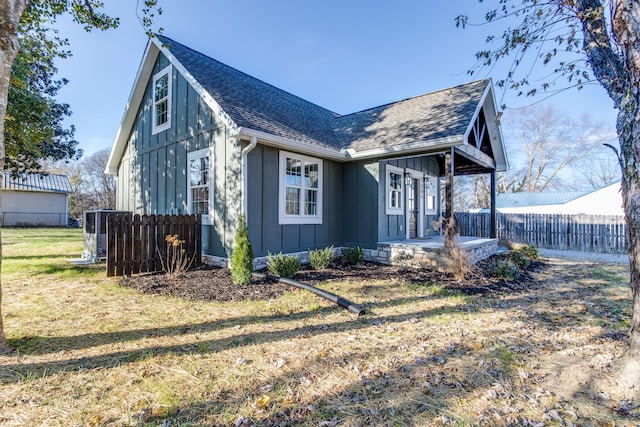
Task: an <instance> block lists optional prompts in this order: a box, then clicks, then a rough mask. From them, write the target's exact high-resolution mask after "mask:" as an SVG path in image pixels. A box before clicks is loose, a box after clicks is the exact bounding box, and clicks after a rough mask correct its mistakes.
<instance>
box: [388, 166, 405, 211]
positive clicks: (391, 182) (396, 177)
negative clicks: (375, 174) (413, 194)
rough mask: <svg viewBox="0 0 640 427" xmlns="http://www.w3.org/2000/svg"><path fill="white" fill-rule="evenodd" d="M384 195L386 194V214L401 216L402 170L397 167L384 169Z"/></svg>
mask: <svg viewBox="0 0 640 427" xmlns="http://www.w3.org/2000/svg"><path fill="white" fill-rule="evenodd" d="M385 173H386V179H385V189H386V191H385V193H386V199H387V200H386V203H385V205H386V209H385V211H386V214H387V215H402V214H403V211H402V199H403V197H404V196H403V195H404V193H403V184H402V175H403V170H402V169H401V168H399V167H396V166H392V165H387V166H386V169H385Z"/></svg>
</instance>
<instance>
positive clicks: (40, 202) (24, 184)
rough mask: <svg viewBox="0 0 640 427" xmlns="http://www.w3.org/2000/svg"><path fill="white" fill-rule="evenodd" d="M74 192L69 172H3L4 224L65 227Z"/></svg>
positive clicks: (10, 225) (7, 225)
mask: <svg viewBox="0 0 640 427" xmlns="http://www.w3.org/2000/svg"><path fill="white" fill-rule="evenodd" d="M71 192H72V191H71V184H69V178H68V177H67V176H66V175H56V174H47V175H42V174H21V175H18V176H15V177H13V176H11V174H10V173H9V172H4V180H3V186H2V226H4V227H22V226H29V227H33V226H48V227H63V226H64V227H66V226H67V220H68V217H69V194H71Z"/></svg>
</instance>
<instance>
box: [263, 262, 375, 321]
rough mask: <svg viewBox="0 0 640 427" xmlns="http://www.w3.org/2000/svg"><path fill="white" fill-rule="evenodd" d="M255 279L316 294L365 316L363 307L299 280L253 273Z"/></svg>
mask: <svg viewBox="0 0 640 427" xmlns="http://www.w3.org/2000/svg"><path fill="white" fill-rule="evenodd" d="M252 274H253V276H254V277H257V278H259V279H268V280H275V281H278V282H280V283H284V284H285V285H290V286H293V287H296V288H298V289H304V290H307V291H311V292H313V293H314V294H316V295H318V296H320V297H322V298H324V299H327V300H329V301H331V302H332V303H334V304H338V305H339V306H340V307H342V308H346V309H347V310H349V311H350V312H352V313H355V314H357V315H358V316H361V315H363V314H365V310H364V308H363V307H362V306H361V305H358V304H355V303H353V302H351V301H349V300H347V299H344V298H342V297H341V296H339V295H336V294H332V293H331V292H327V291H323V290H322V289H320V288H316V287H315V286H311V285H308V284H306V283H302V282H298V281H297V280H293V279H287V278H286V277H280V276H274V275H272V274H265V273H257V272H253V273H252Z"/></svg>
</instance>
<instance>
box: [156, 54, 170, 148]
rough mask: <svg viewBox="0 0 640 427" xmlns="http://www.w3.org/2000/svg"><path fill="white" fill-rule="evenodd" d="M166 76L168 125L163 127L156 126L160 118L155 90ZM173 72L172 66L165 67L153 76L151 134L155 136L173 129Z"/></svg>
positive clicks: (162, 125) (164, 124)
mask: <svg viewBox="0 0 640 427" xmlns="http://www.w3.org/2000/svg"><path fill="white" fill-rule="evenodd" d="M165 74H166V75H168V76H169V77H168V79H167V85H168V87H167V121H166V123H163V124H161V125H158V124H156V121H157V120H158V117H157V116H156V93H155V88H156V82H157V81H158V80H159V79H161V78H162V77H164V76H165ZM172 77H173V72H172V67H171V64H169V65H167V66H166V67H164V68H163V69H162V70H160V71H158V72H157V73H156V74H154V75H153V85H152V86H151V120H152V123H153V126H152V130H151V134H152V135H155V134H157V133H160V132H162V131H163V130H167V129H169V128H171V102H172V98H171V88H172V86H173V78H172Z"/></svg>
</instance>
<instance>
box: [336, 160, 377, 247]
mask: <svg viewBox="0 0 640 427" xmlns="http://www.w3.org/2000/svg"><path fill="white" fill-rule="evenodd" d="M378 169H379V162H378V161H377V160H375V161H364V160H363V161H355V162H350V163H347V164H345V165H344V189H345V190H344V191H345V197H344V206H343V215H344V221H345V225H344V230H345V245H347V246H360V247H363V248H369V249H371V248H375V247H376V245H377V241H378V239H377V237H378V236H377V234H378V233H377V228H378V217H377V212H378V206H379V204H380V203H379V202H378V200H379V198H378V193H379V190H378V187H379V184H378V182H379V180H378V176H379V172H378Z"/></svg>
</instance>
